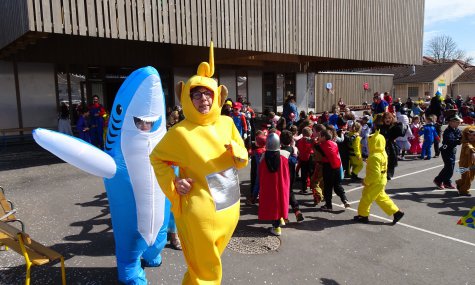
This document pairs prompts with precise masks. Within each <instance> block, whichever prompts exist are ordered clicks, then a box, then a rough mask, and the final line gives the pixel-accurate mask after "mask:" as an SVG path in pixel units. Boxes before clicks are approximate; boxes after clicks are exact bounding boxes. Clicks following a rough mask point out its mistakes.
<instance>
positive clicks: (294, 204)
mask: <svg viewBox="0 0 475 285" xmlns="http://www.w3.org/2000/svg"><path fill="white" fill-rule="evenodd" d="M289 174H290V187H289V202H290V207H292V210H293V211H294V212H295V211H297V210H299V202H298V201H297V199H295V194H294V191H292V189H293V188H294V187H293V186H294V182H295V165H291V164H289Z"/></svg>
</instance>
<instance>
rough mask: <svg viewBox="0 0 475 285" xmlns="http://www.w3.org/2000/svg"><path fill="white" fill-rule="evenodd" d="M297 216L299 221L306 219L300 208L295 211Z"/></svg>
mask: <svg viewBox="0 0 475 285" xmlns="http://www.w3.org/2000/svg"><path fill="white" fill-rule="evenodd" d="M295 218H297V222H298V223H300V222H302V221H303V220H304V217H303V215H302V212H300V210H297V211H295Z"/></svg>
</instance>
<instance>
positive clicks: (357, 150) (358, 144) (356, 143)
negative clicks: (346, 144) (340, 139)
mask: <svg viewBox="0 0 475 285" xmlns="http://www.w3.org/2000/svg"><path fill="white" fill-rule="evenodd" d="M353 151H354V152H355V156H356V157H361V137H360V136H358V135H357V136H356V137H355V140H354V141H353Z"/></svg>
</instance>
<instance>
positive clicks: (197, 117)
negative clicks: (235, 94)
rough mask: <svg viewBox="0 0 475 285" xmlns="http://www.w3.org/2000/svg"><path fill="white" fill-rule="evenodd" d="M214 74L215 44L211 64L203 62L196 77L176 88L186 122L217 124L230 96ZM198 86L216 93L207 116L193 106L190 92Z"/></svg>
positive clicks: (210, 49)
mask: <svg viewBox="0 0 475 285" xmlns="http://www.w3.org/2000/svg"><path fill="white" fill-rule="evenodd" d="M213 74H214V54H213V42H211V44H210V47H209V63H208V62H202V63H200V65H199V66H198V70H197V72H196V75H194V76H192V77H191V78H190V79H189V80H188V81H187V82H186V84H185V83H184V82H183V81H180V82H179V83H178V84H177V86H176V96H177V97H178V100H179V101H180V103H181V105H182V106H183V114H184V115H185V120H188V121H191V122H193V123H195V124H198V125H210V124H213V123H214V122H216V120H217V119H218V117H219V116H220V115H221V107H222V106H223V104H224V100H225V99H226V97H227V96H228V90H227V89H226V87H225V86H223V85H220V86H218V83H217V82H216V80H214V79H213V78H212V76H213ZM196 86H203V87H206V88H208V89H209V90H212V91H213V93H214V96H213V104H212V105H211V108H210V111H209V113H207V114H201V113H200V112H199V111H198V110H196V108H195V107H194V105H193V102H192V100H191V98H190V90H191V89H192V88H194V87H196Z"/></svg>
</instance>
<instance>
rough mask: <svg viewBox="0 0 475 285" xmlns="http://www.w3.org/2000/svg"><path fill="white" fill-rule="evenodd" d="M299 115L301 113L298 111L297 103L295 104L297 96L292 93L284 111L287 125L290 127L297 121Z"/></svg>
mask: <svg viewBox="0 0 475 285" xmlns="http://www.w3.org/2000/svg"><path fill="white" fill-rule="evenodd" d="M291 114H293V115H291ZM298 115H299V113H298V111H297V105H296V104H295V96H294V95H290V96H289V97H288V98H287V101H286V102H285V104H284V108H283V111H282V116H283V117H284V118H285V123H286V125H287V126H289V127H290V126H291V125H292V124H293V123H294V122H295V121H296V118H297V116H298Z"/></svg>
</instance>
